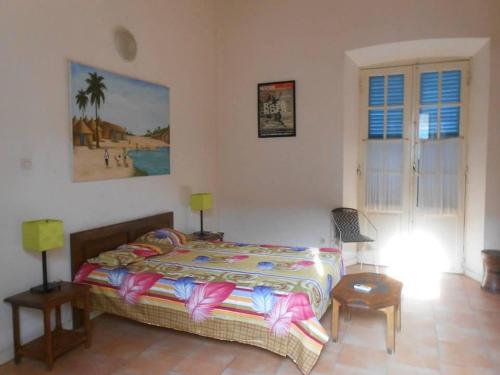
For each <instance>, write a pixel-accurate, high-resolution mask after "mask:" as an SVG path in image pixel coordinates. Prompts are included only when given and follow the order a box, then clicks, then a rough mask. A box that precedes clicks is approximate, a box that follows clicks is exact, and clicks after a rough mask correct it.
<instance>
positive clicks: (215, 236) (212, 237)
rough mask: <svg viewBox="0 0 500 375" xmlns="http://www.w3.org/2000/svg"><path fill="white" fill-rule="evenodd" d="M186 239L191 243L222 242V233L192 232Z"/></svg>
mask: <svg viewBox="0 0 500 375" xmlns="http://www.w3.org/2000/svg"><path fill="white" fill-rule="evenodd" d="M188 239H189V240H191V241H224V233H223V232H203V235H201V233H200V232H194V233H191V234H190V235H188Z"/></svg>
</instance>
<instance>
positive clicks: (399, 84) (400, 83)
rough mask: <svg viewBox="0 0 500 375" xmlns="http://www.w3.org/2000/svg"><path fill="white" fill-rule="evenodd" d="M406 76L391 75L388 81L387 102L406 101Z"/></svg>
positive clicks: (393, 103) (399, 102) (400, 103)
mask: <svg viewBox="0 0 500 375" xmlns="http://www.w3.org/2000/svg"><path fill="white" fill-rule="evenodd" d="M404 88H405V76H404V75H403V74H397V75H390V76H389V78H388V82H387V104H388V105H402V104H403V101H404Z"/></svg>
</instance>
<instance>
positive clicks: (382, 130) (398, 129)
mask: <svg viewBox="0 0 500 375" xmlns="http://www.w3.org/2000/svg"><path fill="white" fill-rule="evenodd" d="M404 88H405V79H404V75H403V74H389V75H385V76H384V75H377V76H371V77H370V78H369V99H368V106H369V109H368V138H369V139H388V138H389V139H398V138H402V137H403V109H404Z"/></svg>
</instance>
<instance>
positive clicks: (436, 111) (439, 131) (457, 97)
mask: <svg viewBox="0 0 500 375" xmlns="http://www.w3.org/2000/svg"><path fill="white" fill-rule="evenodd" d="M461 89H462V72H461V71H460V70H445V71H440V72H424V73H421V74H420V93H419V98H420V100H419V103H420V109H419V115H420V116H419V136H420V139H424V140H425V139H440V138H453V137H458V136H459V135H460V107H461V101H462V98H461Z"/></svg>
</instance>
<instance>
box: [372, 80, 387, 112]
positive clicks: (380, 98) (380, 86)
mask: <svg viewBox="0 0 500 375" xmlns="http://www.w3.org/2000/svg"><path fill="white" fill-rule="evenodd" d="M384 89H385V77H384V76H374V77H370V89H369V93H370V95H369V96H370V98H369V100H368V103H369V105H370V106H375V105H384V100H385V98H384Z"/></svg>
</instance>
